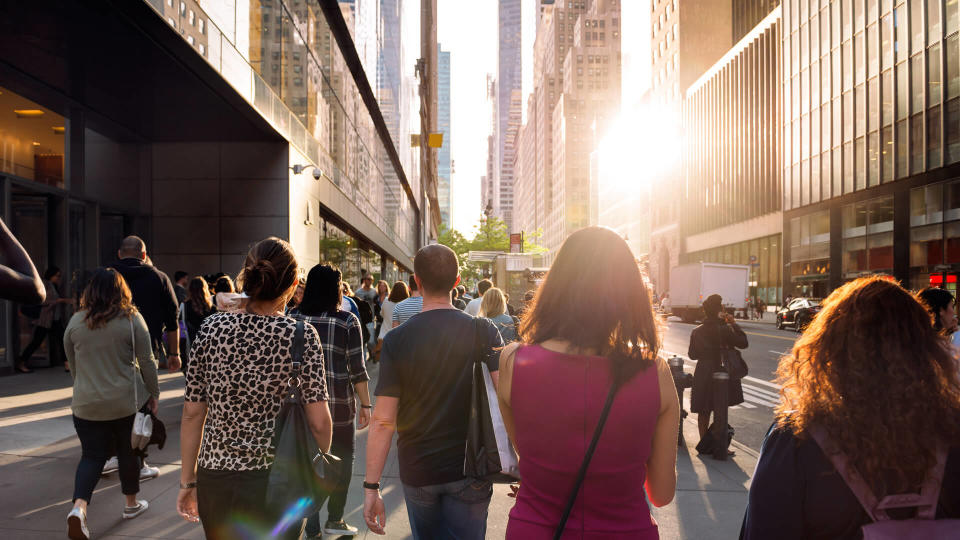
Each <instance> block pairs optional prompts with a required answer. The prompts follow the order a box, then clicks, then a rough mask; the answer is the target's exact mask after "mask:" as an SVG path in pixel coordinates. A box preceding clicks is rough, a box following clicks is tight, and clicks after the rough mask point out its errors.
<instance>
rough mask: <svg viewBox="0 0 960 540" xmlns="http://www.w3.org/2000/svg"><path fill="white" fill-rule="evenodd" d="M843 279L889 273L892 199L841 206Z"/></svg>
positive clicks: (891, 258)
mask: <svg viewBox="0 0 960 540" xmlns="http://www.w3.org/2000/svg"><path fill="white" fill-rule="evenodd" d="M842 212H843V277H844V279H854V278H857V277H859V276H860V275H861V274H863V273H884V272H887V273H889V272H891V271H892V270H893V197H892V196H890V197H879V198H876V199H870V200H868V201H864V202H859V203H854V204H850V205H847V206H844V207H843V210H842Z"/></svg>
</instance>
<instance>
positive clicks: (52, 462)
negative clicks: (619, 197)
mask: <svg viewBox="0 0 960 540" xmlns="http://www.w3.org/2000/svg"><path fill="white" fill-rule="evenodd" d="M375 371H376V367H375V366H373V367H372V368H371V376H375ZM70 385H71V380H70V375H69V374H67V373H64V372H63V371H62V370H59V369H40V370H37V371H36V372H35V373H33V374H31V375H15V376H9V377H0V538H4V539H9V540H20V539H24V540H27V539H29V540H33V539H37V540H39V539H44V540H46V539H50V538H65V536H66V535H65V530H66V527H65V525H66V519H65V518H66V515H67V512H68V511H69V509H70V507H71V503H70V498H71V494H72V491H73V477H74V473H75V471H76V465H77V461H78V460H79V456H80V443H79V441H78V440H77V438H76V435H75V433H74V430H73V422H72V417H71V415H70V398H71V387H70ZM160 388H161V392H162V394H161V402H160V418H161V419H162V420H163V421H164V423H165V424H166V427H167V437H168V438H167V444H166V446H165V447H164V449H163V450H160V451H158V450H156V449H155V448H153V447H151V448H152V450H153V452H152V453H151V454H150V459H149V462H150V464H152V465H154V466H157V467H159V468H160V477H159V478H157V479H155V480H152V481H149V482H145V483H143V484H142V485H141V491H140V496H141V498H145V499H147V500H148V501H149V502H150V509H149V510H148V511H147V513H146V514H144V515H143V516H141V517H139V518H137V519H135V520H131V521H123V520H121V519H120V512H121V505H122V504H123V503H122V496H121V494H120V486H119V479H118V478H117V475H116V473H113V474H110V475H108V476H106V477H104V478H103V479H102V480H101V482H100V484H98V486H97V490H96V492H95V495H94V501H93V504H91V506H90V515H89V525H90V530H91V533H92V534H93V538H98V539H100V538H110V539H120V538H153V539H161V538H162V539H168V538H171V539H172V538H190V539H200V538H203V532H202V529H201V528H200V526H199V525H198V524H193V523H187V522H185V521H183V520H181V519H180V517H179V516H178V515H177V514H176V511H175V502H176V496H177V485H178V482H179V471H180V461H179V454H180V451H179V444H180V440H179V435H180V430H179V428H180V410H181V404H182V392H183V378H182V377H181V376H180V375H179V374H168V373H164V374H163V375H162V376H161V380H160ZM683 431H684V434H685V436H686V437H687V441H688V443H687V444H688V447H685V448H681V449H680V452H679V455H678V463H677V468H678V482H677V496H676V499H675V500H674V502H673V503H671V504H669V505H667V506H666V507H664V508H658V509H654V511H653V514H654V516H655V517H656V519H657V521H658V522H659V524H660V535H661V538H665V539H673V538H690V539H709V538H718V539H727V538H735V537H736V536H737V534H738V531H739V529H740V523H741V521H742V519H743V511H744V508H745V506H746V500H747V488H748V487H749V484H750V477H751V475H752V474H753V470H754V467H755V465H756V455H755V454H754V453H753V452H752V451H751V450H749V449H748V448H746V447H739V446H738V447H736V448H734V450H736V452H737V456H736V457H734V458H733V460H731V461H726V462H719V461H714V460H713V459H711V458H707V457H705V458H700V457H698V456H697V455H696V451H694V450H693V449H692V445H693V444H695V442H696V440H697V433H696V425H695V424H694V423H693V422H692V420H690V419H688V420H687V421H686V422H685V423H684V430H683ZM734 444H735V445H736V442H735V443H734ZM365 448H366V432H365V431H361V432H359V433H358V436H357V456H358V458H357V463H356V464H355V466H354V478H353V483H352V484H351V487H350V494H349V499H348V501H347V512H346V516H345V518H344V519H345V520H346V521H347V522H349V523H351V524H352V525H354V526H356V527H359V528H360V530H361V533H360V536H359V538H366V539H373V538H390V539H393V538H409V537H410V533H409V531H410V527H409V523H408V521H407V514H406V510H405V507H404V504H403V494H402V490H401V487H400V483H399V477H398V473H397V461H396V455H395V451H396V446H395V445H394V449H393V450H392V451H391V456H390V458H389V461H388V465H387V468H386V470H385V471H384V478H383V484H384V489H383V494H384V500H385V502H386V506H387V512H388V515H387V533H388V534H387V536H385V537H380V536H377V535H374V534H372V533H370V532H368V531H367V530H366V527H365V526H364V524H363V517H362V497H361V496H362V489H361V485H360V484H361V482H362V481H363V467H364V466H363V460H364V456H365V454H366V451H365ZM691 453H692V454H691ZM507 492H508V488H507V486H502V485H501V486H496V487H495V491H494V497H493V501H492V502H491V504H490V517H489V519H488V521H487V538H503V536H504V533H505V530H506V524H507V516H508V514H509V511H510V508H511V507H512V505H513V499H511V498H509V497H507V495H506V494H507ZM321 515H323V516H324V517H325V515H324V514H321Z"/></svg>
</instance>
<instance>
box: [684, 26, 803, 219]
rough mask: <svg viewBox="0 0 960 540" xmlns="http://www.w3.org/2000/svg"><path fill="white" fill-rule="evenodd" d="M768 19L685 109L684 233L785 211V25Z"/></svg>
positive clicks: (697, 86)
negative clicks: (782, 120) (782, 140)
mask: <svg viewBox="0 0 960 540" xmlns="http://www.w3.org/2000/svg"><path fill="white" fill-rule="evenodd" d="M771 19H772V20H769V19H768V20H769V22H768V23H767V24H766V26H764V27H759V26H758V27H757V28H758V29H757V32H758V33H757V37H756V38H755V39H753V40H752V41H750V42H749V43H745V44H742V48H740V49H739V50H735V51H731V52H730V53H728V56H727V57H726V59H725V60H724V61H723V63H722V64H720V63H718V64H717V65H715V66H714V67H713V68H712V69H711V70H710V71H708V72H707V74H705V75H704V76H703V77H701V78H700V80H698V81H697V82H695V83H694V84H693V85H692V86H691V87H690V89H689V90H687V97H686V99H685V100H684V103H683V131H684V133H685V137H684V143H685V145H686V149H685V152H684V159H683V172H684V188H685V189H683V196H682V203H681V205H682V207H683V210H682V211H681V213H680V223H681V229H682V230H683V233H684V234H687V235H689V234H697V233H700V232H704V231H709V230H714V229H717V228H719V227H723V226H726V225H731V224H734V223H739V222H742V221H745V220H748V219H752V218H755V217H759V216H763V215H767V214H770V213H772V212H777V211H779V210H780V201H781V194H780V189H781V181H780V166H779V163H780V162H781V156H780V153H781V145H780V144H779V143H780V136H781V133H780V129H779V126H780V118H781V110H780V105H781V94H780V91H779V88H778V84H777V81H778V80H779V78H780V75H779V68H780V63H779V62H778V61H777V59H778V57H779V55H780V52H779V51H780V46H781V36H780V33H781V24H780V19H779V17H774V16H771ZM818 120H819V118H818ZM807 121H808V122H809V118H808V119H807ZM808 173H809V171H808ZM819 174H820V170H819V164H818V165H817V175H818V176H819Z"/></svg>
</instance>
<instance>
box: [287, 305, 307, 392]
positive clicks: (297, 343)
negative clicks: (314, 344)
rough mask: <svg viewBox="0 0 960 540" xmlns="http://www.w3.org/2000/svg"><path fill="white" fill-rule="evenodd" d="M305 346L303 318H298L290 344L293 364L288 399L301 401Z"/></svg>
mask: <svg viewBox="0 0 960 540" xmlns="http://www.w3.org/2000/svg"><path fill="white" fill-rule="evenodd" d="M303 348H304V343H303V319H297V326H296V329H294V331H293V343H292V344H291V345H290V356H291V360H292V364H293V366H292V369H291V370H290V380H289V382H288V383H287V384H288V388H287V399H288V400H290V401H295V402H299V401H300V383H301V381H300V370H301V365H302V363H303Z"/></svg>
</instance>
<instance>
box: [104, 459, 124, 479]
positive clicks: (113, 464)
mask: <svg viewBox="0 0 960 540" xmlns="http://www.w3.org/2000/svg"><path fill="white" fill-rule="evenodd" d="M119 468H120V462H119V461H117V456H113V457H112V458H110V459H108V460H107V462H106V463H104V464H103V471H101V472H100V475H101V476H104V475H108V474H110V473H112V472H113V471H115V470H117V469H119Z"/></svg>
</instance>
